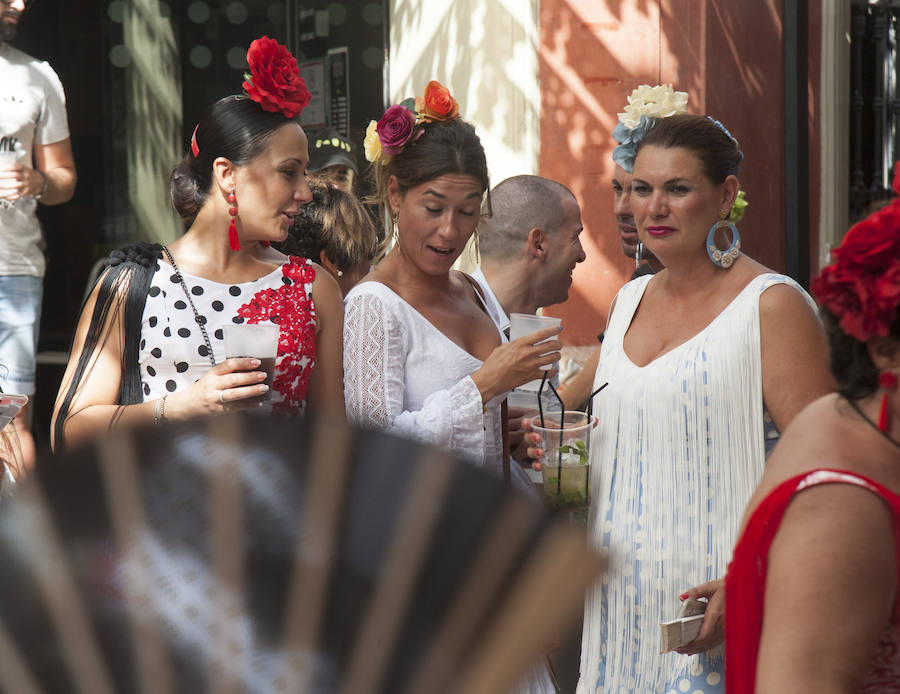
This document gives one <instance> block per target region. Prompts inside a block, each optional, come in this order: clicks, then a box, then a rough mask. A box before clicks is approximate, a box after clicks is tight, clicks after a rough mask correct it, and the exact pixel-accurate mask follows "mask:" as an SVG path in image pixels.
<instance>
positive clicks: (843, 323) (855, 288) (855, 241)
mask: <svg viewBox="0 0 900 694" xmlns="http://www.w3.org/2000/svg"><path fill="white" fill-rule="evenodd" d="M895 171H897V172H898V173H897V174H896V175H895V176H894V183H893V189H894V191H895V192H896V193H897V194H900V162H897V164H896V165H895ZM831 254H832V255H833V256H834V257H835V258H836V260H835V262H834V263H832V264H831V265H829V266H827V267H825V268H824V269H823V270H822V272H821V273H820V274H819V276H818V277H817V278H816V279H815V281H814V282H813V284H812V293H813V295H814V296H815V297H816V299H817V300H818V302H819V303H820V304H821V305H822V306H824V307H825V308H827V309H828V310H829V311H831V313H833V314H834V315H835V317H836V318H837V319H838V321H839V322H840V327H841V330H843V331H844V332H845V333H847V335H850V336H851V337H854V338H856V339H857V340H860V341H861V342H865V341H867V340H869V339H871V338H873V337H876V336H881V337H887V336H888V334H889V333H890V330H891V325H892V324H893V323H894V321H896V320H897V306H898V304H900V198H896V197H895V198H894V199H893V200H891V201H890V202H889V203H888V204H887V205H886V206H885V207H883V208H881V209H880V210H877V211H876V212H874V213H873V214H871V215H869V216H868V217H867V218H866V219H864V220H863V221H861V222H859V223H857V224H855V225H853V226H852V227H851V228H850V231H848V232H847V234H846V235H845V236H844V239H843V241H841V245H840V246H838V247H837V248H835V249H833V250H832V251H831Z"/></svg>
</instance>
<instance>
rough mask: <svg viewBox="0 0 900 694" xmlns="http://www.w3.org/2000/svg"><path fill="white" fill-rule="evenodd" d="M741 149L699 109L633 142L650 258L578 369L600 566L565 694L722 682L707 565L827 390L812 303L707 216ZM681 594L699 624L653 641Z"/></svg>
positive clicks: (724, 560) (719, 609)
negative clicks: (591, 402) (648, 271)
mask: <svg viewBox="0 0 900 694" xmlns="http://www.w3.org/2000/svg"><path fill="white" fill-rule="evenodd" d="M742 158H743V155H742V154H741V152H740V150H739V148H738V143H737V141H736V140H735V139H734V138H733V137H732V136H731V134H730V133H728V131H727V130H726V129H725V128H724V126H722V125H721V124H720V123H718V122H717V121H713V120H712V119H710V118H708V117H705V116H697V115H677V116H672V117H669V118H665V119H661V120H658V121H657V122H656V123H655V124H654V125H653V127H652V128H651V129H650V130H649V132H648V133H647V134H646V136H645V137H644V139H643V140H642V141H641V142H640V143H639V144H638V148H637V157H636V159H635V161H634V170H633V182H632V196H631V202H632V207H633V210H634V216H635V220H636V223H637V226H638V230H639V235H640V240H641V241H642V242H643V243H644V245H645V247H646V248H647V249H648V250H649V251H651V252H652V253H653V254H654V255H655V256H656V257H657V258H659V259H660V261H661V262H662V263H663V264H664V265H665V269H664V270H662V271H661V272H659V273H657V274H656V275H653V276H644V277H640V278H638V279H636V280H633V281H631V282H629V283H628V284H626V285H625V286H624V287H623V288H622V289H621V290H620V292H619V294H618V296H617V297H616V299H615V301H614V303H613V307H612V310H611V315H610V319H609V323H608V326H607V330H606V334H605V338H604V340H603V346H602V352H601V356H600V361H599V365H598V368H597V373H596V377H595V384H594V385H595V387H597V386H598V385H599V384H601V383H604V382H609V386H608V387H607V388H606V389H605V391H604V393H603V395H602V397H600V398H598V401H597V402H596V403H595V408H594V411H595V413H596V414H598V416H599V424H598V427H597V429H596V430H595V432H594V434H593V438H592V445H591V463H592V467H591V475H592V479H591V483H592V490H593V506H592V508H591V513H590V518H589V525H588V532H589V534H590V536H591V539H592V541H593V542H594V543H595V544H596V545H597V546H598V547H600V548H601V551H603V552H607V553H608V556H609V560H610V565H609V570H608V571H607V573H606V575H605V576H604V577H603V579H602V581H601V583H600V584H598V585H597V586H596V588H595V589H594V590H593V591H592V592H591V593H590V594H589V595H588V597H587V600H586V604H585V621H584V632H583V637H582V652H581V672H580V680H579V683H578V689H577V692H578V694H587V693H588V692H605V693H607V694H612V693H615V694H619V692H629V693H630V692H642V693H644V692H649V693H654V692H657V693H660V694H663V693H668V692H677V693H679V694H680V693H683V692H687V693H689V694H697V693H698V692H700V693H702V694H706V693H709V692H722V691H723V688H724V681H725V678H724V667H725V664H724V663H723V660H722V648H721V643H722V638H723V636H722V620H723V609H724V595H723V591H722V590H721V580H720V579H721V578H722V577H724V575H725V569H726V566H727V564H728V561H729V559H730V556H731V548H732V545H733V543H734V541H735V540H736V539H737V532H738V529H739V523H740V518H741V514H742V512H743V509H744V506H745V504H746V503H747V501H748V499H749V498H750V495H751V493H752V492H753V490H754V488H755V486H756V484H757V482H758V481H759V478H760V476H761V474H762V471H763V466H764V464H765V451H766V443H767V441H768V442H772V441H773V439H772V437H773V436H777V431H779V430H783V429H784V428H785V427H786V426H787V424H788V423H789V422H790V420H791V419H792V418H793V417H794V415H795V414H796V413H797V412H799V411H800V410H801V409H802V408H803V407H804V406H805V405H806V404H807V403H809V402H811V401H812V400H814V399H816V398H817V397H819V396H820V395H822V394H824V393H826V392H828V391H829V390H831V388H832V381H831V377H830V375H829V373H828V368H827V348H826V344H825V337H824V333H823V331H822V328H821V325H820V324H819V322H818V319H817V317H816V314H815V306H814V304H813V302H812V300H811V299H810V298H809V296H808V295H807V294H806V293H805V292H804V291H803V290H802V289H801V288H800V287H799V286H798V285H797V284H796V283H795V282H794V281H793V280H791V279H790V278H787V277H785V276H782V275H777V274H774V273H772V272H771V271H770V270H768V269H767V268H765V267H763V266H762V265H760V264H759V263H757V262H756V261H754V260H752V259H751V258H749V257H747V256H745V255H741V254H740V242H739V236H738V233H737V229H736V227H734V226H733V225H730V224H729V223H727V222H725V221H724V220H725V219H726V217H727V215H728V214H729V212H730V210H731V207H732V205H733V203H734V200H735V198H736V196H737V192H738V189H739V187H740V184H739V182H738V180H737V173H738V169H739V165H740V161H741V159H742ZM729 236H730V237H731V238H730V241H731V243H730V245H727V244H728V242H729ZM723 246H725V247H724V248H723ZM687 597H693V598H698V597H706V598H708V599H709V607H708V608H707V612H706V617H705V618H704V621H703V624H702V626H701V629H700V633H699V634H698V636H697V638H696V639H695V640H694V641H693V642H691V643H689V644H685V645H684V646H682V647H681V648H679V649H678V652H673V653H668V654H664V655H661V654H660V627H659V623H660V622H662V621H667V620H669V619H673V618H674V617H675V616H676V615H677V613H678V610H679V607H680V603H679V600H684V599H686V598H687Z"/></svg>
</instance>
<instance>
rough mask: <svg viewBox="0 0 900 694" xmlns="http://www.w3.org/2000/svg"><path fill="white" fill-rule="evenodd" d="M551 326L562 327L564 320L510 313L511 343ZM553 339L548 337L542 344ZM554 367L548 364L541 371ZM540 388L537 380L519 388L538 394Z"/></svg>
mask: <svg viewBox="0 0 900 694" xmlns="http://www.w3.org/2000/svg"><path fill="white" fill-rule="evenodd" d="M551 325H552V326H555V327H559V326H560V325H562V318H554V317H553V316H538V315H535V314H533V313H510V314H509V340H510V342H512V341H513V340H518V339H519V338H520V337H525V336H526V335H530V334H531V333H533V332H534V331H535V330H541V329H543V328H549V327H550V326H551ZM552 339H553V337H548V338H547V339H546V340H541V342H547V340H552ZM535 344H540V343H535ZM548 354H549V352H548ZM553 366H554V364H547V365H546V366H542V367H541V371H549V370H550V369H552V368H553ZM540 387H541V381H540V379H535V380H533V381H528V383H525V384H523V385H521V386H519V389H521V390H528V391H534V392H537V390H538V389H539V388H540Z"/></svg>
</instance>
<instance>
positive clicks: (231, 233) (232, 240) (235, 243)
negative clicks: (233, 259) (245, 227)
mask: <svg viewBox="0 0 900 694" xmlns="http://www.w3.org/2000/svg"><path fill="white" fill-rule="evenodd" d="M228 204H229V205H231V207H229V208H228V214H230V215H231V222H229V224H228V247H229V248H230V249H231V250H233V251H239V250H241V240H240V239H239V238H238V233H237V227H236V226H235V224H234V218H235V217H236V216H237V213H238V209H237V198H236V197H235V195H234V189H232V190H231V192H230V193H229V194H228Z"/></svg>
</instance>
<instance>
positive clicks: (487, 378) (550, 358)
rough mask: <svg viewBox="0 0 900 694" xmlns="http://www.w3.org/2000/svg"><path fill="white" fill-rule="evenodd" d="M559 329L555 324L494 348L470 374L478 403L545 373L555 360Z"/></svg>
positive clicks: (558, 346) (557, 352)
mask: <svg viewBox="0 0 900 694" xmlns="http://www.w3.org/2000/svg"><path fill="white" fill-rule="evenodd" d="M561 329H562V328H561V327H560V326H558V325H554V326H550V327H547V328H541V329H540V330H535V331H534V332H533V333H530V334H528V335H525V336H524V337H520V338H518V339H516V340H513V341H512V342H508V343H506V344H503V345H500V346H499V347H497V348H495V349H494V351H493V352H491V354H490V356H489V357H488V358H487V359H485V360H484V363H483V364H482V365H481V368H479V369H478V370H477V371H475V373H473V374H472V380H473V381H474V382H475V385H476V386H477V388H478V390H479V391H481V400H482V402H488V401H489V400H490V399H491V398H494V397H496V396H497V395H500V394H501V393H505V392H506V391H508V390H512V389H513V388H516V387H517V386H520V385H522V384H523V383H528V382H529V381H532V380H534V379H536V378H538V379H539V378H542V377H543V375H544V374H545V373H548V372H547V371H546V369H547V367H549V366H550V365H551V364H554V363H555V362H557V361H559V357H560V353H559V350H560V349H561V347H562V345H561V344H560V342H559V339H558V336H559V331H560V330H561Z"/></svg>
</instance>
